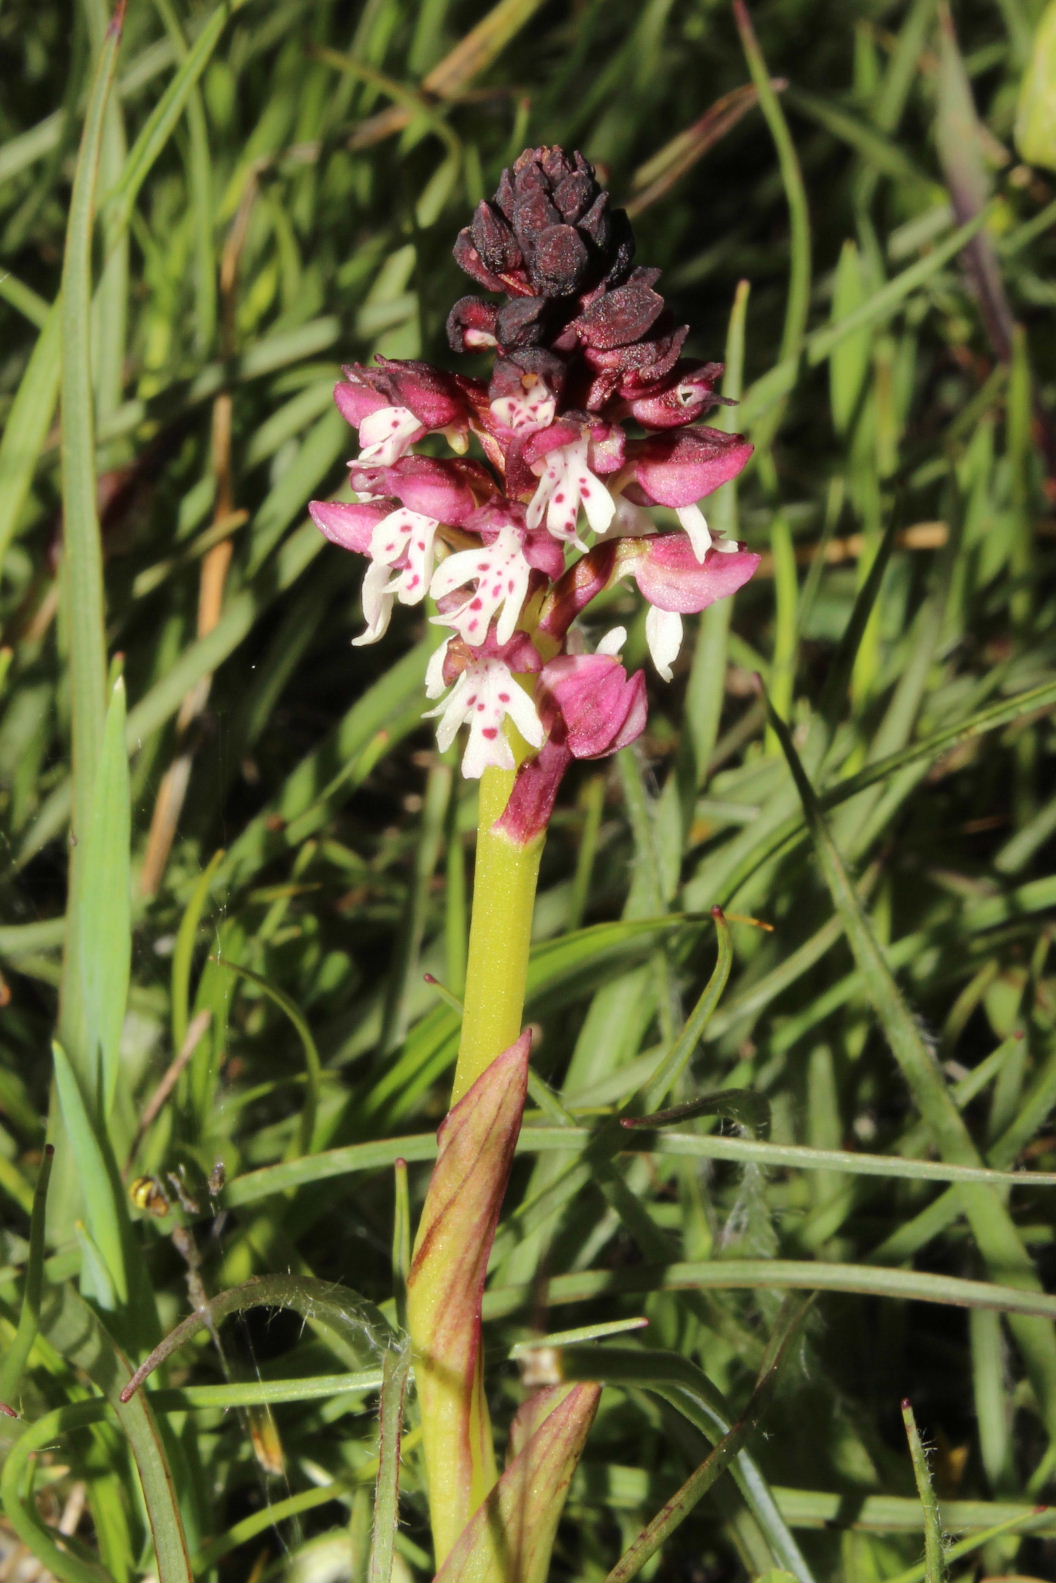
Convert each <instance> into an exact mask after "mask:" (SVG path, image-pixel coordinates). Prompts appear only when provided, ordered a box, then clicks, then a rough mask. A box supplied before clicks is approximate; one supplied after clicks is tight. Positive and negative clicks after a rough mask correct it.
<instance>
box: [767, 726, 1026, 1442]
mask: <svg viewBox="0 0 1056 1583" xmlns="http://www.w3.org/2000/svg"><path fill="white" fill-rule="evenodd" d="M768 713H769V717H770V720H771V723H772V724H773V727H774V730H775V731H776V732H777V734H778V737H779V739H780V742H781V747H782V750H783V752H784V754H785V757H786V759H787V762H788V766H789V769H790V771H791V773H792V776H793V779H794V780H795V782H796V789H797V791H798V792H799V795H800V798H801V800H802V803H803V810H804V814H805V816H806V818H807V821H808V823H809V825H810V828H811V832H812V835H813V837H814V842H815V850H816V851H817V854H818V859H819V863H820V865H821V869H822V872H823V874H824V876H825V880H826V883H827V884H828V887H829V891H830V894H831V896H832V899H833V902H834V904H835V907H836V910H837V911H838V912H839V914H840V917H841V919H842V920H843V926H844V931H845V933H846V936H847V942H848V944H849V945H850V947H851V950H852V952H853V953H854V956H855V960H856V961H857V963H858V967H859V971H860V973H861V975H862V980H863V982H864V984H865V988H866V993H867V994H868V996H869V999H870V1001H871V1002H872V1005H873V1008H874V1010H875V1012H876V1015H877V1017H878V1018H879V1021H880V1024H881V1026H882V1027H883V1029H884V1032H885V1035H886V1037H887V1040H888V1043H889V1045H890V1047H891V1050H892V1053H893V1054H894V1056H895V1058H896V1060H897V1061H898V1064H899V1067H900V1069H901V1071H902V1075H903V1077H904V1078H905V1080H906V1082H907V1084H908V1085H909V1087H910V1090H911V1092H912V1093H913V1096H914V1099H915V1101H916V1103H917V1106H918V1107H919V1110H920V1113H921V1116H922V1118H923V1120H924V1123H925V1125H926V1126H927V1128H928V1130H929V1131H930V1133H931V1135H932V1137H933V1139H934V1141H935V1144H936V1146H937V1147H938V1148H939V1150H940V1152H941V1153H942V1154H943V1155H944V1157H946V1158H947V1159H949V1160H951V1161H956V1162H958V1163H960V1164H964V1165H974V1164H977V1163H978V1162H979V1155H978V1151H977V1150H976V1148H975V1146H974V1144H973V1142H972V1139H971V1136H970V1134H969V1133H968V1130H967V1127H966V1126H965V1123H964V1120H963V1118H962V1116H961V1114H960V1112H959V1111H958V1110H957V1108H956V1106H955V1105H954V1103H953V1100H952V1098H951V1096H950V1093H949V1090H948V1088H947V1087H946V1084H945V1082H944V1080H943V1076H942V1069H941V1067H940V1066H939V1064H938V1061H937V1060H936V1059H935V1055H934V1053H933V1051H932V1050H931V1049H930V1048H929V1047H928V1045H927V1043H926V1042H925V1040H924V1038H923V1036H922V1034H921V1030H920V1025H919V1023H918V1022H917V1020H916V1018H915V1017H914V1016H913V1015H912V1013H911V1011H910V1009H909V1007H908V1005H907V1003H906V1000H905V997H904V995H903V993H902V991H901V989H900V988H899V986H898V984H897V982H896V980H895V978H894V975H893V973H892V971H891V968H890V967H889V965H888V963H887V960H886V958H885V956H884V953H883V951H882V950H881V948H880V945H879V943H878V941H877V938H876V935H875V934H874V932H873V929H872V926H871V924H870V922H869V919H868V917H867V916H866V913H865V910H864V908H863V907H862V904H861V902H860V900H859V898H858V896H857V894H856V892H855V890H854V886H853V885H852V883H851V880H850V878H849V876H848V874H847V870H846V868H845V867H844V864H843V860H842V858H841V857H840V854H839V852H838V851H837V850H836V846H835V843H834V842H833V840H832V837H831V835H830V833H829V830H828V826H827V825H826V823H825V819H824V816H823V814H822V812H821V809H820V807H819V805H818V801H817V798H816V796H815V794H814V790H813V788H812V787H811V785H810V783H809V781H808V780H807V778H806V775H805V774H804V771H803V767H802V765H801V763H800V760H799V755H798V754H797V752H796V750H795V747H794V745H793V743H792V739H791V736H790V735H789V732H788V728H787V726H786V725H785V723H784V721H782V720H780V719H779V718H778V716H777V715H776V714H775V713H774V711H773V710H772V709H771V710H768ZM963 1192H964V1200H963V1201H964V1208H965V1213H966V1214H967V1216H968V1219H969V1222H970V1224H971V1227H972V1231H973V1234H974V1235H975V1238H976V1241H977V1243H978V1244H979V1248H980V1251H981V1253H982V1255H983V1257H984V1259H985V1260H986V1262H987V1264H988V1266H989V1267H990V1268H991V1269H992V1270H994V1271H999V1272H1001V1273H1002V1274H1003V1275H1005V1276H1006V1277H1008V1276H1014V1277H1015V1279H1016V1280H1017V1281H1018V1282H1022V1284H1023V1287H1024V1289H1025V1290H1027V1291H1030V1292H1038V1293H1040V1291H1041V1283H1040V1281H1039V1279H1038V1275H1037V1272H1036V1270H1035V1268H1034V1265H1033V1261H1032V1260H1031V1258H1030V1255H1029V1253H1028V1252H1027V1250H1026V1248H1025V1247H1024V1245H1023V1242H1022V1240H1021V1238H1020V1235H1019V1231H1018V1228H1017V1227H1016V1225H1015V1222H1014V1221H1013V1220H1012V1218H1011V1216H1010V1215H1009V1214H1008V1211H1007V1209H1006V1208H1005V1206H1004V1204H1003V1203H1002V1201H1001V1199H1000V1198H999V1197H998V1196H997V1195H996V1194H995V1193H993V1192H992V1191H990V1190H989V1189H987V1188H985V1187H965V1188H964V1190H963ZM1010 1323H1011V1328H1012V1330H1013V1333H1014V1334H1015V1337H1016V1340H1017V1342H1018V1344H1019V1347H1020V1349H1021V1351H1022V1353H1023V1357H1024V1361H1025V1362H1026V1365H1027V1368H1028V1370H1029V1372H1030V1375H1031V1378H1032V1381H1033V1384H1034V1388H1035V1390H1036V1392H1037V1394H1038V1400H1039V1404H1040V1406H1041V1409H1042V1412H1043V1414H1044V1416H1045V1419H1046V1422H1047V1424H1048V1426H1049V1428H1050V1431H1051V1432H1056V1334H1054V1333H1053V1330H1052V1327H1051V1326H1047V1325H1044V1324H1039V1323H1037V1322H1036V1321H1035V1320H1034V1319H1032V1318H1026V1319H1024V1318H1020V1319H1015V1318H1014V1319H1012V1320H1011V1322H1010Z"/></svg>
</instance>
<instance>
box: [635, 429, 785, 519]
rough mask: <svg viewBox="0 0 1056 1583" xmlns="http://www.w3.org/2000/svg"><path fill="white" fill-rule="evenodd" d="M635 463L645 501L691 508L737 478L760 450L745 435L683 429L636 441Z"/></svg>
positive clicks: (636, 475) (710, 430)
mask: <svg viewBox="0 0 1056 1583" xmlns="http://www.w3.org/2000/svg"><path fill="white" fill-rule="evenodd" d="M628 449H629V460H630V461H631V464H632V466H633V468H634V477H635V480H636V482H637V484H638V486H639V488H640V489H641V491H642V493H643V495H644V497H645V499H646V500H647V501H649V502H651V503H652V504H653V505H657V506H689V505H694V504H695V503H696V502H697V501H698V500H703V498H704V496H705V495H710V494H712V493H714V491H715V490H716V489H718V488H719V487H720V486H721V485H722V484H725V483H728V482H729V480H730V479H731V478H736V477H737V474H738V473H739V472H740V471H741V470H742V468H743V467H744V466H745V464H746V463H747V461H748V458H749V457H750V456H751V454H752V451H753V450H754V449H755V447H754V446H753V445H750V444H749V443H748V441H747V440H746V439H745V438H744V436H743V434H726V433H724V432H723V431H722V430H721V429H707V428H700V429H679V430H677V431H676V432H674V433H671V434H655V435H650V436H649V438H648V439H646V440H638V441H632V442H631V445H630V446H629V448H628Z"/></svg>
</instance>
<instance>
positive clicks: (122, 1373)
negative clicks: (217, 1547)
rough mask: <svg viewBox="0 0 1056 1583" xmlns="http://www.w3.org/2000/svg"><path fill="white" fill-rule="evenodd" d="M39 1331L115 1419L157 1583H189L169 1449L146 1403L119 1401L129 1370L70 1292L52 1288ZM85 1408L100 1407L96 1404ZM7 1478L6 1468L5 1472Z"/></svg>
mask: <svg viewBox="0 0 1056 1583" xmlns="http://www.w3.org/2000/svg"><path fill="white" fill-rule="evenodd" d="M41 1328H42V1330H43V1332H44V1334H45V1335H46V1336H47V1338H48V1340H49V1341H50V1342H51V1344H52V1346H53V1347H55V1348H56V1350H57V1351H58V1353H59V1354H60V1356H62V1357H64V1358H65V1359H66V1361H67V1362H68V1363H69V1364H72V1365H73V1366H75V1367H77V1368H79V1369H82V1370H83V1371H84V1373H85V1374H86V1375H87V1376H88V1377H89V1378H90V1379H91V1381H92V1383H93V1385H94V1386H95V1387H96V1388H97V1389H98V1390H99V1391H101V1392H102V1394H103V1395H104V1396H105V1397H106V1399H107V1402H108V1403H109V1405H110V1408H111V1410H112V1411H113V1412H114V1413H115V1414H116V1417H117V1422H118V1424H119V1426H120V1428H121V1429H122V1431H123V1432H124V1434H125V1436H126V1437H127V1439H128V1443H129V1445H130V1446H131V1448H132V1453H133V1455H134V1457H135V1460H136V1468H137V1470H138V1473H139V1479H140V1484H141V1486H142V1494H143V1501H144V1505H145V1507H146V1511H147V1517H148V1519H149V1522H150V1529H151V1536H152V1538H153V1542H154V1554H155V1557H156V1561H157V1568H158V1583H192V1573H191V1565H190V1558H189V1556H188V1553H187V1543H186V1536H185V1533H184V1527H183V1520H182V1518H181V1515H180V1509H179V1504H178V1501H177V1498H176V1486H175V1483H174V1480H173V1474H172V1468H171V1466H170V1463H169V1457H168V1453H167V1447H166V1444H165V1441H164V1440H163V1437H162V1435H161V1434H160V1432H159V1430H158V1425H157V1422H156V1420H155V1418H154V1415H153V1413H152V1411H151V1408H150V1404H149V1401H148V1400H147V1399H146V1398H145V1397H143V1396H139V1397H136V1398H135V1400H133V1401H130V1402H128V1403H127V1404H126V1403H124V1402H123V1401H122V1400H121V1396H120V1392H121V1387H122V1385H123V1384H124V1382H125V1380H126V1379H127V1378H128V1370H129V1368H130V1365H129V1363H128V1360H127V1358H125V1357H124V1356H123V1354H122V1353H121V1352H120V1350H119V1349H118V1347H117V1346H116V1345H115V1343H114V1342H113V1341H112V1339H111V1338H110V1336H109V1335H108V1334H107V1332H106V1331H105V1330H104V1328H103V1326H102V1325H101V1323H100V1322H99V1319H98V1318H97V1317H96V1315H95V1314H94V1313H93V1311H92V1310H91V1308H90V1307H89V1306H88V1304H87V1303H85V1302H84V1301H83V1300H82V1299H81V1298H79V1297H78V1296H77V1295H76V1294H75V1293H74V1292H72V1291H70V1290H69V1288H68V1287H61V1288H58V1287H56V1288H52V1290H50V1291H49V1292H48V1293H47V1295H46V1297H45V1300H44V1303H43V1305H42V1310H41ZM85 1406H86V1407H87V1406H91V1407H95V1408H98V1404H97V1403H94V1402H93V1403H86V1404H85ZM5 1473H6V1468H5Z"/></svg>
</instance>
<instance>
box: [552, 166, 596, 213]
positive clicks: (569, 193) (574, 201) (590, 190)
mask: <svg viewBox="0 0 1056 1583" xmlns="http://www.w3.org/2000/svg"><path fill="white" fill-rule="evenodd" d="M579 158H580V160H581V161H582V164H581V166H580V168H579V169H578V170H574V171H572V172H571V173H570V174H569V175H568V176H564V177H562V179H561V180H560V181H559V182H558V183H557V185H556V186H555V188H554V202H555V203H556V204H557V208H558V212H559V213H560V215H561V218H562V219H563V220H567V221H568V222H569V224H570V225H579V224H580V222H581V220H582V218H583V216H584V215H585V214H586V212H587V210H588V209H589V208H590V207H591V205H592V204H596V203H597V202H599V201H600V202H602V203H603V204H604V202H605V200H606V198H607V194H606V193H599V192H598V184H597V182H596V181H595V180H594V175H593V172H592V171H591V170H590V169H589V167H588V166H587V163H586V161H585V160H583V157H582V155H580V156H579Z"/></svg>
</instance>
